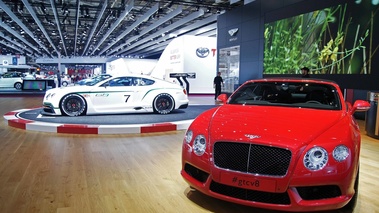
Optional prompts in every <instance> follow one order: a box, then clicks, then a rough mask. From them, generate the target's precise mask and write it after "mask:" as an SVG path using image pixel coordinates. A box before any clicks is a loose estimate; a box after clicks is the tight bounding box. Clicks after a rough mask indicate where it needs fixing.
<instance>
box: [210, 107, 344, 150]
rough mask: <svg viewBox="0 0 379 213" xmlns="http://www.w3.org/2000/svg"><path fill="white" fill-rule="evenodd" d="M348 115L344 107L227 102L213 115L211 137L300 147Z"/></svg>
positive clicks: (215, 139) (212, 138)
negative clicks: (323, 108) (321, 108)
mask: <svg viewBox="0 0 379 213" xmlns="http://www.w3.org/2000/svg"><path fill="white" fill-rule="evenodd" d="M344 115H345V113H343V112H342V111H341V110H318V109H309V108H294V107H267V106H241V105H238V106H236V105H224V106H221V107H219V108H218V109H217V110H216V111H215V112H214V114H213V116H212V119H211V123H210V126H209V127H210V137H211V138H210V139H211V140H212V141H237V142H238V141H241V142H251V141H254V142H257V143H264V144H268V145H273V146H281V147H287V148H298V147H299V146H303V145H306V144H309V143H310V142H312V141H313V140H314V139H315V138H316V137H318V136H319V135H321V134H322V133H323V132H325V131H326V130H328V129H330V128H331V127H332V126H334V125H335V124H336V123H337V122H339V121H340V120H341V119H342V118H343V116H344Z"/></svg>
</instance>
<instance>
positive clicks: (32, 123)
mask: <svg viewBox="0 0 379 213" xmlns="http://www.w3.org/2000/svg"><path fill="white" fill-rule="evenodd" d="M213 107H217V105H193V106H188V108H187V109H180V110H175V111H173V112H172V113H170V114H167V115H160V114H154V113H133V114H131V113H130V114H112V115H86V116H78V117H69V116H46V115H42V114H41V110H42V108H35V109H21V110H16V111H11V112H8V113H6V114H5V115H4V118H5V119H6V120H7V121H8V125H9V126H12V127H15V128H19V129H24V130H33V131H41V132H53V133H72V134H128V133H152V132H165V131H175V130H185V129H187V128H188V126H189V125H190V124H191V122H192V121H193V119H195V118H196V117H197V116H198V115H199V114H200V113H202V112H204V111H206V110H208V109H211V108H213Z"/></svg>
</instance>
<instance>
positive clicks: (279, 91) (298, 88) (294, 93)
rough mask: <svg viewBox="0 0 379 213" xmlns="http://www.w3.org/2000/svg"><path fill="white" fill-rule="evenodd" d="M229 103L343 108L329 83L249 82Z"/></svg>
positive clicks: (334, 89)
mask: <svg viewBox="0 0 379 213" xmlns="http://www.w3.org/2000/svg"><path fill="white" fill-rule="evenodd" d="M229 103H230V104H251V105H271V106H275V105H278V106H293V107H306V108H317V109H336V110H338V109H341V103H340V98H339V97H338V93H337V89H336V88H335V87H333V86H331V85H329V84H308V83H299V82H258V83H249V84H246V85H244V86H242V87H241V88H240V89H239V90H238V91H236V92H235V93H234V94H233V95H232V96H231V97H230V101H229Z"/></svg>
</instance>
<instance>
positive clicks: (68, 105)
mask: <svg viewBox="0 0 379 213" xmlns="http://www.w3.org/2000/svg"><path fill="white" fill-rule="evenodd" d="M60 108H61V111H62V114H64V115H68V116H79V115H83V114H85V111H86V108H87V105H86V101H85V100H84V98H83V97H82V96H80V95H78V94H68V95H66V96H64V97H63V99H62V101H61V107H60Z"/></svg>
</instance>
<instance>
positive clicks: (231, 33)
mask: <svg viewBox="0 0 379 213" xmlns="http://www.w3.org/2000/svg"><path fill="white" fill-rule="evenodd" d="M228 33H229V35H230V36H236V35H237V33H238V28H233V29H231V30H229V31H228Z"/></svg>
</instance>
